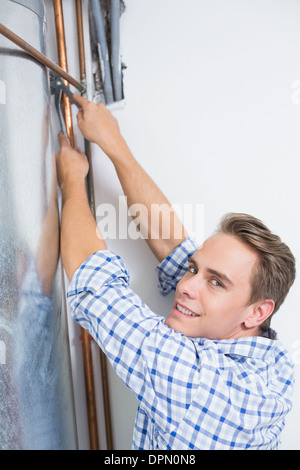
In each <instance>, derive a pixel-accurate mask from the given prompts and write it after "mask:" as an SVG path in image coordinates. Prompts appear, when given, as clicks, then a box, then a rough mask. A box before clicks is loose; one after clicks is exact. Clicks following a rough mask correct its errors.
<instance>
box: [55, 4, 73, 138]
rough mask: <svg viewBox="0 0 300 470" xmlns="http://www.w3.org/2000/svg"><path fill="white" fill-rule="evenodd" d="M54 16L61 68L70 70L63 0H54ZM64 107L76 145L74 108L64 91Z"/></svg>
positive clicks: (67, 124)
mask: <svg viewBox="0 0 300 470" xmlns="http://www.w3.org/2000/svg"><path fill="white" fill-rule="evenodd" d="M53 6H54V16H55V28H56V40H57V50H58V61H59V65H60V67H61V68H63V69H64V70H65V71H66V72H67V71H68V63H67V52H66V39H65V28H64V16H63V8H62V0H54V1H53ZM64 83H65V85H66V86H69V84H68V82H66V81H65V80H64ZM62 108H63V113H64V118H65V123H66V128H67V133H68V137H69V140H70V144H71V145H72V147H74V133H73V123H72V110H71V102H70V99H69V98H68V97H67V96H66V94H65V93H63V96H62Z"/></svg>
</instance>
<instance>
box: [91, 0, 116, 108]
mask: <svg viewBox="0 0 300 470" xmlns="http://www.w3.org/2000/svg"><path fill="white" fill-rule="evenodd" d="M124 11H125V4H124V2H123V1H122V0H91V1H90V9H89V22H90V37H91V50H92V61H93V74H94V83H95V94H96V96H95V100H96V101H98V102H100V101H101V102H103V103H105V104H111V103H114V102H118V101H121V100H122V99H123V98H124V92H123V70H124V68H125V65H124V64H123V63H122V61H121V52H120V17H121V15H122V13H123V12H124Z"/></svg>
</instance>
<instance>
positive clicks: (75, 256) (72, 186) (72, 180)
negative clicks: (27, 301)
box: [56, 133, 106, 280]
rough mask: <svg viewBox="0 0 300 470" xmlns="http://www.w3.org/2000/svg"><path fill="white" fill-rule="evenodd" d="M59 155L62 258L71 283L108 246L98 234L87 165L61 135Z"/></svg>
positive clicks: (84, 159)
mask: <svg viewBox="0 0 300 470" xmlns="http://www.w3.org/2000/svg"><path fill="white" fill-rule="evenodd" d="M59 143H60V152H59V153H58V154H57V155H56V168H57V176H58V182H59V184H60V187H61V192H62V214H61V254H62V261H63V265H64V268H65V271H66V274H67V276H68V278H69V280H71V279H72V276H73V274H74V273H75V271H76V269H77V268H78V267H79V266H80V265H81V264H82V263H83V261H84V260H85V259H86V258H88V257H89V256H91V255H92V254H93V253H95V252H96V251H98V250H105V249H106V245H105V242H104V240H103V239H101V238H100V237H101V235H100V234H99V232H97V226H96V221H95V219H94V217H93V215H92V212H91V210H90V206H89V202H88V197H87V191H86V185H85V178H86V175H87V173H88V168H89V165H88V161H87V158H86V156H85V155H84V154H83V153H80V152H79V151H77V150H75V149H73V148H72V147H71V146H70V145H69V144H68V141H67V139H66V137H65V136H64V135H63V133H60V134H59Z"/></svg>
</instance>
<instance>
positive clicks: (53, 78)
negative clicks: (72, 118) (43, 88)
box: [50, 70, 81, 140]
mask: <svg viewBox="0 0 300 470" xmlns="http://www.w3.org/2000/svg"><path fill="white" fill-rule="evenodd" d="M50 89H51V95H54V99H55V107H56V111H57V114H58V119H59V123H60V127H61V130H62V132H63V133H64V134H65V136H66V137H67V139H68V134H67V131H66V125H65V121H64V118H63V115H62V111H61V96H62V93H65V94H66V95H67V96H68V98H70V100H71V101H72V103H74V104H75V105H76V106H77V108H78V109H80V108H81V106H80V104H79V103H77V101H75V100H74V98H73V93H72V92H71V91H70V89H69V87H67V86H66V85H65V84H64V82H63V79H62V78H61V77H60V76H59V75H57V74H56V73H55V72H53V71H52V70H50ZM68 140H69V139H68Z"/></svg>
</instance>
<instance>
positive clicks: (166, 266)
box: [156, 237, 198, 295]
mask: <svg viewBox="0 0 300 470" xmlns="http://www.w3.org/2000/svg"><path fill="white" fill-rule="evenodd" d="M197 248H198V247H197V245H196V243H195V241H194V240H192V238H190V237H188V238H186V239H185V240H184V241H183V242H182V243H181V244H180V245H179V246H177V247H176V248H175V250H174V251H173V252H172V253H171V254H170V255H169V256H167V258H165V259H164V260H163V261H162V262H161V263H160V264H159V265H158V266H157V268H156V271H157V274H158V287H159V289H160V292H161V294H162V295H167V294H169V293H170V292H171V291H172V290H175V289H176V285H177V283H178V282H179V281H180V279H181V278H182V277H183V276H184V274H185V273H186V271H187V267H188V259H189V258H190V256H192V255H193V254H194V253H195V251H196V250H197Z"/></svg>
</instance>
